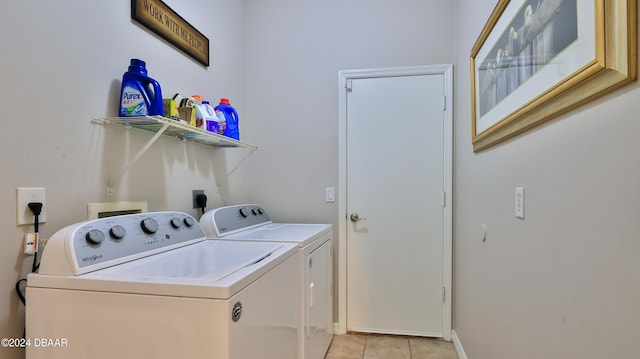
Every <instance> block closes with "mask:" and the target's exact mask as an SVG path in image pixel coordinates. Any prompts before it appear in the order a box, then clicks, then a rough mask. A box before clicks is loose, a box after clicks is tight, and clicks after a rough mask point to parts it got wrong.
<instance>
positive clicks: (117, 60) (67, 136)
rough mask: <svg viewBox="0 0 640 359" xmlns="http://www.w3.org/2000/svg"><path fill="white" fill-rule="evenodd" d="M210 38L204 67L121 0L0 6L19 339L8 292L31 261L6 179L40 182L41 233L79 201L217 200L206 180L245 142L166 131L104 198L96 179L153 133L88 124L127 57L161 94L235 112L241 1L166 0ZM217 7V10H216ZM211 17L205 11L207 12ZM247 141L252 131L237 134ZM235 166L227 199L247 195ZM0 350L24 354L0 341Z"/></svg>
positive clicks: (2, 224)
mask: <svg viewBox="0 0 640 359" xmlns="http://www.w3.org/2000/svg"><path fill="white" fill-rule="evenodd" d="M165 2H166V3H167V4H168V5H169V6H170V7H172V8H173V9H174V10H175V11H176V12H178V13H179V14H180V15H182V16H183V17H184V18H185V19H187V20H188V21H189V22H190V23H191V24H192V25H193V26H194V27H196V28H197V29H198V30H200V31H201V32H202V33H203V34H204V35H205V36H207V37H208V38H209V40H210V47H211V64H212V65H211V66H210V67H209V68H205V67H203V66H201V65H200V64H199V63H197V62H196V61H194V60H192V59H191V58H190V57H188V56H186V55H184V54H183V53H181V52H180V51H178V50H177V49H175V48H174V47H172V45H170V44H168V43H167V42H166V41H164V40H162V39H160V38H159V37H157V36H156V35H154V34H152V33H151V32H149V31H148V30H147V29H146V28H144V27H142V26H140V25H138V24H137V23H134V22H133V21H132V20H131V12H130V2H129V1H116V2H113V1H102V2H100V1H64V2H48V1H37V2H34V1H17V2H16V1H14V2H8V3H5V4H3V9H2V11H1V12H0V33H2V35H1V40H0V44H1V45H2V51H0V66H1V67H0V79H2V81H1V83H2V86H0V98H2V99H3V104H2V111H1V117H2V122H3V126H2V129H1V130H0V152H2V153H3V156H2V160H1V162H0V163H1V164H2V175H1V176H0V195H1V196H2V198H3V199H4V200H3V202H2V205H0V228H2V230H3V235H2V238H1V239H0V293H1V294H0V337H2V338H11V337H13V338H18V337H21V336H22V331H23V328H24V310H23V306H22V304H20V303H19V301H18V297H17V296H16V294H15V293H14V291H13V287H14V284H15V283H16V281H17V280H18V279H19V278H22V277H24V276H26V274H27V273H28V272H29V270H30V268H31V263H32V257H27V256H25V255H23V254H22V238H23V236H24V233H25V232H27V231H29V230H32V227H29V226H26V227H17V226H16V213H15V211H16V210H15V189H16V187H21V186H24V187H30V186H37V187H45V188H46V195H47V223H46V224H44V225H42V226H41V227H40V231H41V234H42V235H43V236H45V237H48V236H50V235H51V234H53V233H54V232H55V231H56V230H58V229H60V228H62V227H63V226H65V225H67V224H70V223H74V222H78V221H81V220H84V219H86V204H87V203H89V202H103V201H114V200H146V201H148V202H149V209H150V210H165V209H172V210H179V211H185V212H189V213H191V214H194V215H195V214H196V211H195V210H193V209H191V190H192V189H205V190H206V192H207V193H208V194H209V203H210V205H209V207H213V206H216V205H218V206H219V205H221V204H222V200H221V199H220V197H219V196H217V195H216V193H215V187H216V185H215V183H214V179H215V180H218V181H220V182H225V179H226V171H227V170H230V169H231V168H233V167H234V166H235V164H236V163H237V162H238V161H239V159H240V158H242V157H243V155H244V154H245V152H243V151H248V150H243V149H233V150H215V151H213V150H210V149H209V148H207V147H205V146H202V145H197V144H185V143H182V142H180V141H178V140H174V139H171V138H167V139H161V140H159V141H158V142H157V143H156V144H155V145H154V146H153V147H152V148H151V150H149V152H147V153H146V154H145V155H144V156H143V157H142V159H141V160H140V162H139V163H138V164H136V166H135V167H134V168H133V169H132V170H131V171H130V172H129V173H128V174H126V175H125V177H124V178H123V180H122V181H121V183H120V184H119V185H117V186H116V187H115V188H114V195H113V196H112V197H107V196H106V194H105V193H106V184H107V181H108V180H110V179H113V178H115V177H116V176H117V175H118V174H119V172H120V170H121V169H122V166H123V165H124V164H125V163H126V161H127V159H128V158H130V157H131V156H133V155H134V154H135V153H137V152H138V150H139V149H140V148H141V147H142V146H143V145H144V144H145V143H146V141H147V140H148V139H150V138H151V136H150V135H148V134H146V133H139V132H138V131H135V130H131V131H129V133H127V131H125V130H124V129H123V128H119V127H108V128H103V127H102V126H101V125H94V124H91V122H90V120H91V119H92V118H93V117H99V116H106V115H111V116H113V115H117V109H118V97H119V91H120V81H121V78H122V74H123V72H124V71H126V70H127V66H128V64H129V59H130V58H132V57H138V58H141V59H143V60H146V61H147V68H148V70H149V75H150V76H152V77H154V78H155V79H156V80H158V81H159V82H160V84H161V86H162V89H163V93H164V95H165V97H170V96H172V95H173V93H175V92H178V91H179V92H181V93H185V94H189V95H190V94H193V93H196V92H198V93H200V94H201V95H203V96H205V97H207V98H211V99H212V100H213V99H219V98H220V97H223V96H224V97H229V98H231V99H232V100H233V101H234V104H235V105H236V106H238V109H239V110H242V108H243V107H244V106H245V99H244V54H245V48H244V29H245V26H244V4H243V2H238V1H234V0H212V1H208V2H203V1H195V0H188V1H177V0H166V1H165ZM221 9H224V15H225V16H218V15H219V14H220V12H221V11H222V10H221ZM214 19H215V21H213V20H214ZM247 141H250V139H247ZM243 171H245V169H244V168H241V169H239V170H238V171H237V172H236V173H235V174H234V175H233V176H232V178H231V179H230V182H231V183H232V185H230V186H229V187H227V188H225V189H223V190H222V193H223V194H224V195H225V196H226V199H227V202H229V203H237V202H243V201H246V200H247V197H246V193H247V190H246V181H244V180H243V178H246V175H243V174H242V172H243ZM0 357H2V358H20V357H23V352H22V351H21V350H18V349H15V350H12V349H6V348H0Z"/></svg>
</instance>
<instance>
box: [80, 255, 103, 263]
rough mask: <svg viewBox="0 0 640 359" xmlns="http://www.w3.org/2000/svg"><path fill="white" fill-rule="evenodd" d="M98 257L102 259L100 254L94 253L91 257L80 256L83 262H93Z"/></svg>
mask: <svg viewBox="0 0 640 359" xmlns="http://www.w3.org/2000/svg"><path fill="white" fill-rule="evenodd" d="M98 259H102V254H94V255H92V256H91V257H84V258H82V261H83V262H89V263H93V262H95V261H97V260H98Z"/></svg>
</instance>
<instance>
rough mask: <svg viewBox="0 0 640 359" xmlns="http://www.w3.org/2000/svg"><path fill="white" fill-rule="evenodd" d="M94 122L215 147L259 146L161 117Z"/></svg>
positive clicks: (252, 147) (108, 118)
mask: <svg viewBox="0 0 640 359" xmlns="http://www.w3.org/2000/svg"><path fill="white" fill-rule="evenodd" d="M94 121H97V122H99V123H102V124H104V125H109V124H117V125H121V126H125V127H132V128H137V129H140V130H145V131H149V132H154V133H159V134H160V135H165V136H171V137H176V138H179V139H182V140H186V141H191V142H197V143H201V144H204V145H209V146H213V147H243V148H250V149H252V150H255V149H257V148H258V146H255V145H252V144H250V143H247V142H243V141H238V140H235V139H233V138H230V137H226V136H222V135H218V134H215V133H213V132H209V131H207V130H203V129H201V128H197V127H193V126H190V125H187V124H184V123H182V122H179V121H175V120H172V119H169V118H166V117H161V116H140V117H104V118H96V119H95V120H94ZM154 141H155V140H154Z"/></svg>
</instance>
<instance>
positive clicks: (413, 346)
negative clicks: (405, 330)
mask: <svg viewBox="0 0 640 359" xmlns="http://www.w3.org/2000/svg"><path fill="white" fill-rule="evenodd" d="M325 359H458V355H457V354H456V350H455V348H454V347H453V344H452V343H451V342H445V341H443V340H439V339H431V338H416V337H404V336H391V335H374V334H371V335H366V334H346V335H334V336H333V342H332V343H331V347H329V351H328V352H327V356H326V357H325Z"/></svg>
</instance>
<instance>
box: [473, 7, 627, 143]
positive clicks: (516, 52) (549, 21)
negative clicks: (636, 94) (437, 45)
mask: <svg viewBox="0 0 640 359" xmlns="http://www.w3.org/2000/svg"><path fill="white" fill-rule="evenodd" d="M636 14H637V10H636V0H595V1H587V0H580V1H578V0H500V1H499V2H498V4H497V5H496V7H495V9H494V10H493V12H492V14H491V16H490V18H489V20H488V21H487V23H486V25H485V26H484V28H483V30H482V32H481V33H480V35H479V37H478V40H477V41H476V43H475V45H474V47H473V49H472V51H471V90H472V93H471V106H472V111H471V112H472V142H473V149H474V151H476V152H477V151H480V150H483V149H485V148H488V147H490V146H492V145H495V144H497V143H499V142H501V141H504V140H506V139H508V138H511V137H513V136H515V135H517V134H519V133H522V132H524V131H526V130H528V129H530V128H532V127H534V126H536V125H539V124H540V123H542V122H544V121H547V120H550V119H552V118H554V117H556V116H558V115H560V114H562V113H565V112H567V111H569V110H571V109H573V108H575V107H577V106H579V105H581V104H584V103H586V102H588V101H590V100H592V99H594V98H596V97H598V96H601V95H603V94H605V93H607V92H610V91H612V90H614V89H616V88H618V87H620V86H623V85H625V84H627V83H629V82H631V81H634V80H635V79H636V72H637V32H636V28H637V24H636V22H637V20H636V17H637V15H636Z"/></svg>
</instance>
